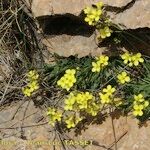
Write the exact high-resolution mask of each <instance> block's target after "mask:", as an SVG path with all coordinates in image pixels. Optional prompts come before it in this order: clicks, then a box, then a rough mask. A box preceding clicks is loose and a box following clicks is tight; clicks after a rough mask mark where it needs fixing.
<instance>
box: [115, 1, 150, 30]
mask: <svg viewBox="0 0 150 150" xmlns="http://www.w3.org/2000/svg"><path fill="white" fill-rule="evenodd" d="M113 22H115V23H116V24H118V23H120V24H123V25H125V26H126V27H127V28H130V29H136V28H145V27H149V28H150V1H149V0H137V1H135V3H134V4H133V6H132V7H131V8H129V9H126V10H125V11H123V12H122V13H119V14H117V15H115V17H114V18H113Z"/></svg>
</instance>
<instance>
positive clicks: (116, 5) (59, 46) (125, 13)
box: [26, 0, 150, 63]
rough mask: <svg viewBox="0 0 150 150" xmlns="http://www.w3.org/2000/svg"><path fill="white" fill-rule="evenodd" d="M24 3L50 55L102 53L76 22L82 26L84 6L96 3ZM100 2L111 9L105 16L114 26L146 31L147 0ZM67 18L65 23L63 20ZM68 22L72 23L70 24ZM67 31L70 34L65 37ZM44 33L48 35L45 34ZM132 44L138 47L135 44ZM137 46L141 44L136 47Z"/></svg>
mask: <svg viewBox="0 0 150 150" xmlns="http://www.w3.org/2000/svg"><path fill="white" fill-rule="evenodd" d="M26 1H28V5H31V10H32V12H33V14H34V16H35V17H37V18H38V19H39V22H40V25H41V28H42V29H43V31H44V38H42V42H43V43H44V45H45V46H46V47H47V49H48V51H49V52H50V53H57V54H58V55H60V56H64V57H68V56H70V55H78V57H83V56H87V55H89V54H92V55H93V56H95V55H101V54H102V53H103V52H105V50H106V48H105V47H104V48H98V46H97V43H96V40H95V39H96V36H95V33H90V34H89V33H88V32H89V31H88V27H86V31H85V32H84V33H81V34H80V33H79V30H81V29H80V28H82V29H83V28H84V27H85V26H87V25H85V23H82V25H81V26H80V25H79V24H80V22H84V21H83V18H80V17H79V15H80V14H81V12H82V10H83V9H84V8H85V7H86V6H90V5H92V4H94V3H96V2H99V0H69V1H66V0H57V1H56V0H42V1H41V0H33V1H32V4H29V0H26ZM101 1H103V2H104V4H106V6H107V5H109V7H111V9H108V11H109V12H108V14H109V15H110V17H111V19H112V21H113V22H114V23H116V24H122V25H123V26H124V27H125V29H137V28H146V27H149V28H150V19H149V16H150V11H149V10H150V1H149V0H123V1H121V0H101ZM71 6H72V7H71ZM106 8H108V7H106ZM67 17H68V18H69V19H66V18H67ZM70 21H72V22H71V23H70ZM77 22H78V23H77ZM62 27H63V28H62ZM124 27H123V28H124ZM71 28H73V30H74V31H73V32H71V33H68V31H69V30H70V29H71ZM47 30H49V31H48V32H47ZM60 30H62V31H60ZM39 31H41V30H39ZM59 32H60V33H59ZM87 34H88V35H87ZM136 44H138V41H137V43H136ZM140 45H142V44H141V43H140ZM148 48H149V47H148ZM43 53H44V54H43V55H46V57H45V62H48V63H49V59H50V58H49V56H48V54H46V53H45V52H44V51H43ZM145 53H147V50H146V51H144V54H145Z"/></svg>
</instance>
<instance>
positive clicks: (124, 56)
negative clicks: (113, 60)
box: [121, 52, 133, 66]
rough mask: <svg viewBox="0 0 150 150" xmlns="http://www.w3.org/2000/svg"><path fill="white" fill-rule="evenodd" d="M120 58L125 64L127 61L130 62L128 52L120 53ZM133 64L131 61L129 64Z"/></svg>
mask: <svg viewBox="0 0 150 150" xmlns="http://www.w3.org/2000/svg"><path fill="white" fill-rule="evenodd" d="M121 58H122V59H123V60H124V61H123V62H124V64H127V63H129V62H131V58H132V56H131V54H129V52H125V53H124V54H122V55H121ZM132 65H133V64H132V63H131V64H130V66H132Z"/></svg>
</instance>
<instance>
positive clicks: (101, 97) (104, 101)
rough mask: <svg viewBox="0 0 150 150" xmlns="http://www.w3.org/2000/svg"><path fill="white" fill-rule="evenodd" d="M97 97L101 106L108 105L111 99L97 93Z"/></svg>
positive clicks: (106, 95)
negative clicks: (98, 96)
mask: <svg viewBox="0 0 150 150" xmlns="http://www.w3.org/2000/svg"><path fill="white" fill-rule="evenodd" d="M99 95H100V100H101V103H102V104H109V103H110V102H111V99H110V97H109V95H108V94H107V93H106V94H103V93H99Z"/></svg>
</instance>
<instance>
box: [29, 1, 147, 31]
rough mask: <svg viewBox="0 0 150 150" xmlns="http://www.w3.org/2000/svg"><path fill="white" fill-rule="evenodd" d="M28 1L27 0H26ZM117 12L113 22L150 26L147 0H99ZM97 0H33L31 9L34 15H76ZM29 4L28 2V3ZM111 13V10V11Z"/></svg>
mask: <svg viewBox="0 0 150 150" xmlns="http://www.w3.org/2000/svg"><path fill="white" fill-rule="evenodd" d="M27 1H28V0H27ZM101 1H102V2H104V4H106V5H109V6H111V7H113V9H112V10H113V11H116V10H119V8H120V10H119V11H117V12H119V13H117V14H115V15H113V21H114V22H115V23H120V24H124V25H125V26H126V27H127V28H132V29H135V28H140V27H150V19H149V16H150V1H149V0H123V1H121V0H101ZM96 2H99V0H69V1H66V0H57V1H56V0H42V1H41V0H33V2H32V3H31V9H32V12H33V14H34V16H35V17H41V16H49V15H58V14H59V15H64V14H73V15H75V16H78V15H79V14H80V13H81V11H82V10H83V9H84V8H85V7H86V6H89V5H92V4H94V3H96ZM28 4H29V3H28ZM112 13H113V12H112Z"/></svg>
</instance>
